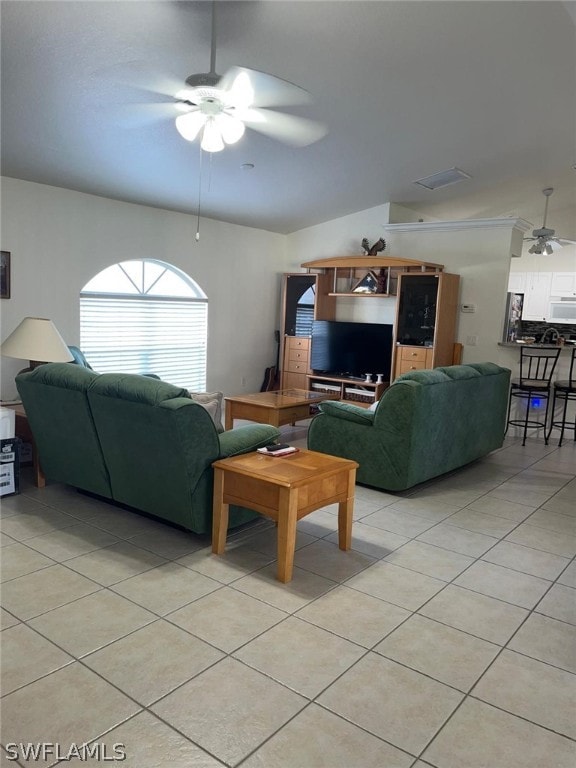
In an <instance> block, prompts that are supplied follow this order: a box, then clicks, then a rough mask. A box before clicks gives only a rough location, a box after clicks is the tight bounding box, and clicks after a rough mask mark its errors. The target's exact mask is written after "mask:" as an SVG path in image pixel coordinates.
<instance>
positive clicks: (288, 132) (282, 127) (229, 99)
mask: <svg viewBox="0 0 576 768" xmlns="http://www.w3.org/2000/svg"><path fill="white" fill-rule="evenodd" d="M211 34H212V40H211V48H210V71H209V72H203V73H199V74H194V75H190V76H189V77H187V78H186V86H187V87H186V88H185V89H183V90H180V91H178V92H177V93H176V94H175V99H176V108H177V110H178V111H179V112H181V114H180V115H179V116H178V117H177V118H176V128H177V129H178V132H179V133H180V135H181V136H182V137H183V138H184V139H187V140H188V141H194V140H195V139H196V138H198V137H199V136H201V147H202V149H203V150H205V151H206V152H219V151H220V150H222V149H224V147H225V145H226V144H235V143H236V142H237V141H239V140H240V139H241V138H242V136H243V135H244V131H245V128H246V127H248V128H252V129H253V130H255V131H259V132H260V133H263V134H266V135H267V136H269V137H270V138H273V139H277V140H279V141H282V142H284V143H286V144H291V145H293V146H297V147H304V146H307V145H309V144H312V143H313V142H315V141H318V140H319V139H321V138H322V137H323V136H324V135H325V134H326V128H325V127H324V126H323V125H322V124H321V123H318V122H315V121H313V120H308V119H306V118H303V117H297V116H296V115H289V114H286V113H284V112H278V111H275V110H271V109H268V107H271V106H274V107H287V106H295V105H298V104H307V103H309V102H310V101H311V97H310V94H309V93H308V92H307V91H305V90H304V89H303V88H300V87H299V86H297V85H294V84H293V83H290V82H288V81H287V80H282V79H281V78H278V77H275V76H273V75H268V74H266V73H264V72H259V71H257V70H254V69H247V68H245V67H232V68H231V69H229V70H228V71H227V72H226V73H225V74H224V75H223V76H220V75H218V74H217V73H216V2H214V0H213V2H212V33H211Z"/></svg>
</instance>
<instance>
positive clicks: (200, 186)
mask: <svg viewBox="0 0 576 768" xmlns="http://www.w3.org/2000/svg"><path fill="white" fill-rule="evenodd" d="M198 150H199V152H200V158H199V161H198V215H197V217H196V242H198V240H200V207H201V205H202V147H201V145H200V144H199V145H198Z"/></svg>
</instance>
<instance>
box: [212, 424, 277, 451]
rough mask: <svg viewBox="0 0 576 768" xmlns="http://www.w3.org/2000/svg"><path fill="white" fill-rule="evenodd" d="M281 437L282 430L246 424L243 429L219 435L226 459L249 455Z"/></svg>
mask: <svg viewBox="0 0 576 768" xmlns="http://www.w3.org/2000/svg"><path fill="white" fill-rule="evenodd" d="M279 437H280V430H279V429H276V427H271V426H270V425H268V424H244V425H243V426H241V427H235V428H234V429H229V430H228V431H227V432H221V433H220V434H219V435H218V440H219V442H220V455H219V457H218V458H220V459H225V458H227V457H228V456H236V455H237V454H239V453H249V452H250V451H255V450H256V449H257V448H263V447H264V446H265V445H270V443H273V442H274V441H275V440H277V439H278V438H279Z"/></svg>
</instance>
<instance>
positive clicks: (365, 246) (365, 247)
mask: <svg viewBox="0 0 576 768" xmlns="http://www.w3.org/2000/svg"><path fill="white" fill-rule="evenodd" d="M361 245H362V250H363V251H364V253H365V254H368V251H369V250H370V241H369V240H368V238H367V237H363V238H362V243H361Z"/></svg>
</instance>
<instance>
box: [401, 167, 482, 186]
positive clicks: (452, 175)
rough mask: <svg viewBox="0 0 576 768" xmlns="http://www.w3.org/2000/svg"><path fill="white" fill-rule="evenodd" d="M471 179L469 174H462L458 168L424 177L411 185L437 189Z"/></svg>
mask: <svg viewBox="0 0 576 768" xmlns="http://www.w3.org/2000/svg"><path fill="white" fill-rule="evenodd" d="M471 178H472V176H470V174H469V173H464V171H461V170H460V168H449V169H448V170H447V171H440V172H439V173H433V174H432V176H426V177H425V178H423V179H418V180H417V181H415V182H413V183H414V184H419V185H420V186H421V187H425V188H426V189H439V188H440V187H447V186H448V185H449V184H456V183H457V182H458V181H464V179H471Z"/></svg>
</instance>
